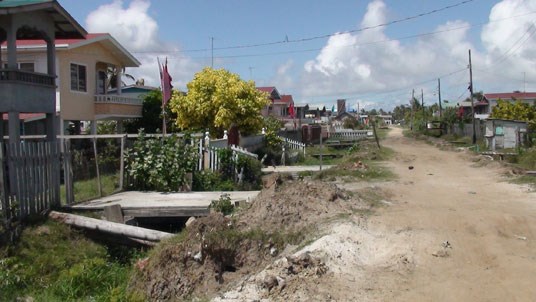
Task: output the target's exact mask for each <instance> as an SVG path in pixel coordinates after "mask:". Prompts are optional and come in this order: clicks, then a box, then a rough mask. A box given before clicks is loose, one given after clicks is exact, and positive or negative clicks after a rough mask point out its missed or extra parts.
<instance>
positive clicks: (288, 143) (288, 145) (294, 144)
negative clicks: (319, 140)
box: [279, 136, 305, 156]
mask: <svg viewBox="0 0 536 302" xmlns="http://www.w3.org/2000/svg"><path fill="white" fill-rule="evenodd" d="M279 138H280V139H281V140H282V141H283V145H284V146H285V149H288V150H298V151H300V152H301V153H303V156H305V144H304V143H300V142H298V141H295V140H292V139H289V138H286V137H281V136H280V137H279Z"/></svg>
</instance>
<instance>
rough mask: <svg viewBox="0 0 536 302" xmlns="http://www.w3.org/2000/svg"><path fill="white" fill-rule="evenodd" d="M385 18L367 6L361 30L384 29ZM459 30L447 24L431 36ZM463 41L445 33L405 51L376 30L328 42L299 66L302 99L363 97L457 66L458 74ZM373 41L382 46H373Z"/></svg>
mask: <svg viewBox="0 0 536 302" xmlns="http://www.w3.org/2000/svg"><path fill="white" fill-rule="evenodd" d="M386 13H387V6H386V5H385V3H384V2H383V1H381V0H375V1H372V2H371V3H369V5H368V7H367V12H366V14H365V16H364V17H363V20H362V22H361V27H367V26H374V25H377V24H382V23H385V22H386V21H387V18H386ZM465 25H467V24H466V23H465V22H462V21H452V22H449V23H447V24H444V25H441V26H439V27H438V28H436V30H437V31H442V30H444V29H446V28H452V27H463V26H465ZM466 36H467V29H465V30H458V31H452V32H445V33H442V34H438V35H434V36H431V37H428V38H426V39H420V40H418V41H417V42H416V43H411V44H408V45H402V43H400V41H397V40H392V39H390V38H389V37H388V36H387V35H386V34H385V32H384V28H382V27H377V28H373V29H370V30H365V31H362V32H358V33H355V34H350V33H344V34H338V35H334V36H331V37H330V38H329V40H328V41H327V44H326V45H325V46H324V47H323V48H322V50H321V51H320V53H319V55H318V56H317V57H316V58H315V59H314V60H310V61H308V62H306V63H305V65H304V73H303V81H302V83H303V91H302V93H303V94H304V95H322V94H325V95H334V94H359V93H363V94H366V93H373V92H380V91H385V90H393V89H397V88H400V87H405V86H407V85H411V84H412V83H416V82H419V81H420V80H422V79H424V78H430V77H432V78H433V77H434V76H437V75H440V74H444V73H448V72H451V71H453V69H459V68H460V64H461V66H462V68H463V65H464V64H465V63H464V62H465V61H466V57H467V49H469V48H471V45H470V43H468V42H467V40H466ZM376 41H386V42H382V43H373V42H376ZM438 45H441V47H438ZM438 62H441V64H438Z"/></svg>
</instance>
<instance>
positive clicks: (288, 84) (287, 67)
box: [270, 60, 296, 94]
mask: <svg viewBox="0 0 536 302" xmlns="http://www.w3.org/2000/svg"><path fill="white" fill-rule="evenodd" d="M295 73H296V70H294V61H293V60H288V61H286V62H285V63H283V64H281V65H279V66H277V68H276V75H275V77H274V78H272V79H271V80H270V85H274V86H275V87H277V89H278V90H279V92H280V93H282V94H289V89H292V87H293V86H294V85H295V82H294V74H295Z"/></svg>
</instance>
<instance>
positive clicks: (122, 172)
mask: <svg viewBox="0 0 536 302" xmlns="http://www.w3.org/2000/svg"><path fill="white" fill-rule="evenodd" d="M126 140H127V135H126V134H125V135H123V136H122V137H121V162H120V163H119V190H121V191H123V189H124V188H123V182H124V179H125V142H126Z"/></svg>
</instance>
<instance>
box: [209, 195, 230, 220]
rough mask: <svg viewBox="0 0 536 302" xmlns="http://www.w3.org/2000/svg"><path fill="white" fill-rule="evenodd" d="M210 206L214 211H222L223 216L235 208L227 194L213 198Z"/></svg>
mask: <svg viewBox="0 0 536 302" xmlns="http://www.w3.org/2000/svg"><path fill="white" fill-rule="evenodd" d="M210 208H211V209H213V210H214V211H215V212H218V213H222V214H223V215H225V216H226V215H230V214H232V213H233V212H234V210H235V207H234V206H233V203H232V202H231V197H230V195H229V194H222V195H221V196H220V199H218V200H213V201H212V202H211V203H210Z"/></svg>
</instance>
